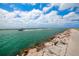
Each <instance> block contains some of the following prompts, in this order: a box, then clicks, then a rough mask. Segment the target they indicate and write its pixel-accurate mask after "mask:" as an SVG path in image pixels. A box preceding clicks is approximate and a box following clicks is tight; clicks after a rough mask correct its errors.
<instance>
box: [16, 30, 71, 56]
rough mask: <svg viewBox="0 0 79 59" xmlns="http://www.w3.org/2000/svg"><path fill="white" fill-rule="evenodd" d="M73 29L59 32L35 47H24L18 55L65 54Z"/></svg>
mask: <svg viewBox="0 0 79 59" xmlns="http://www.w3.org/2000/svg"><path fill="white" fill-rule="evenodd" d="M71 30H72V29H69V30H67V31H64V32H63V33H59V34H57V35H55V36H54V37H51V38H49V41H48V42H44V43H41V44H39V45H36V46H35V47H33V48H28V49H24V50H23V51H22V52H21V53H20V54H18V55H17V56H65V55H66V53H67V47H68V43H69V40H70V39H71V38H70V33H71Z"/></svg>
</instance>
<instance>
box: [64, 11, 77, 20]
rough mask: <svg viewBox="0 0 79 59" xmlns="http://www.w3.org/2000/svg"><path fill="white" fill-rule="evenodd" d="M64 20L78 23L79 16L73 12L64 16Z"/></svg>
mask: <svg viewBox="0 0 79 59" xmlns="http://www.w3.org/2000/svg"><path fill="white" fill-rule="evenodd" d="M63 18H64V19H66V20H70V21H72V20H74V21H76V20H79V14H76V13H75V12H71V13H69V14H67V15H65V16H63Z"/></svg>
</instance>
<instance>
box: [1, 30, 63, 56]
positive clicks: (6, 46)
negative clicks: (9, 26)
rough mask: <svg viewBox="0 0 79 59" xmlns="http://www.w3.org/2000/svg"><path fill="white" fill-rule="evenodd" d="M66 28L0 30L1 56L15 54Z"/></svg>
mask: <svg viewBox="0 0 79 59" xmlns="http://www.w3.org/2000/svg"><path fill="white" fill-rule="evenodd" d="M62 31H64V29H47V30H46V29H43V30H35V29H33V30H30V31H29V30H28V31H18V30H0V56H14V55H16V54H17V53H18V52H20V51H21V50H22V49H24V48H28V47H32V46H33V45H34V44H36V43H39V42H43V41H45V40H47V39H48V38H49V37H50V36H52V35H55V34H56V33H59V32H62Z"/></svg>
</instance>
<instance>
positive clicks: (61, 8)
mask: <svg viewBox="0 0 79 59" xmlns="http://www.w3.org/2000/svg"><path fill="white" fill-rule="evenodd" d="M74 7H79V4H78V3H62V4H60V5H59V10H65V9H68V8H74Z"/></svg>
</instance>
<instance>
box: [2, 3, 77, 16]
mask: <svg viewBox="0 0 79 59" xmlns="http://www.w3.org/2000/svg"><path fill="white" fill-rule="evenodd" d="M48 4H50V3H37V4H35V5H32V4H22V3H6V4H3V3H0V8H2V9H5V10H7V11H9V12H12V11H14V10H15V9H16V10H21V11H32V10H33V9H39V10H41V11H42V10H43V8H44V7H48ZM11 6H13V7H11ZM14 8H15V9H14ZM58 9H59V6H52V7H51V8H50V9H49V10H48V11H47V12H46V13H45V14H47V13H50V12H51V11H52V10H56V11H58V14H59V15H62V16H63V15H66V14H68V13H70V12H72V11H75V10H76V8H73V10H70V8H68V9H65V10H58Z"/></svg>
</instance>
